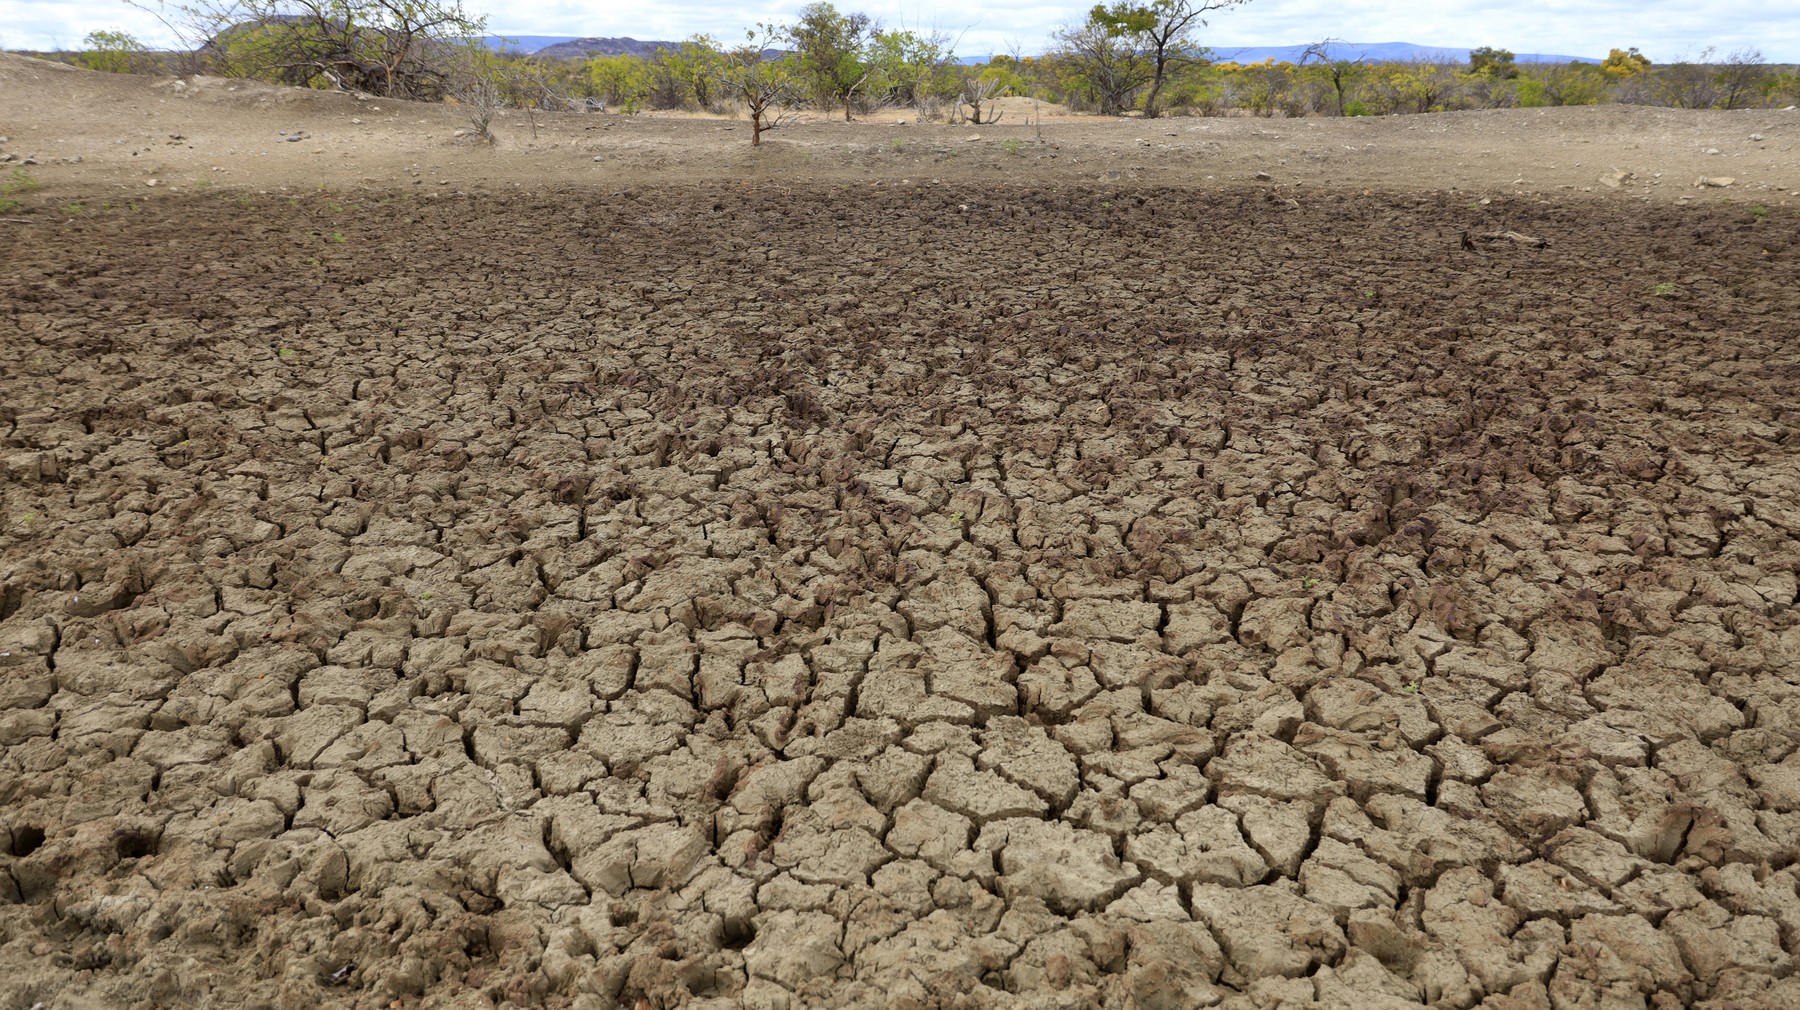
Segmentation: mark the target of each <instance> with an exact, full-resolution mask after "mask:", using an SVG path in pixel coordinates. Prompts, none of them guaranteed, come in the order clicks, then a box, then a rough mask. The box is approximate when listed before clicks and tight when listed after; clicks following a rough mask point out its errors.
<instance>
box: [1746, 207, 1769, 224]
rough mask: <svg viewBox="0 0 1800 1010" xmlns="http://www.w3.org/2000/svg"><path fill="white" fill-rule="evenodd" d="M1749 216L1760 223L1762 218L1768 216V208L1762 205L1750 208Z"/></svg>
mask: <svg viewBox="0 0 1800 1010" xmlns="http://www.w3.org/2000/svg"><path fill="white" fill-rule="evenodd" d="M1750 216H1751V217H1753V218H1755V219H1757V220H1758V221H1761V220H1762V219H1763V218H1765V217H1768V216H1769V208H1767V207H1764V206H1763V205H1762V204H1757V205H1756V206H1754V207H1752V208H1750Z"/></svg>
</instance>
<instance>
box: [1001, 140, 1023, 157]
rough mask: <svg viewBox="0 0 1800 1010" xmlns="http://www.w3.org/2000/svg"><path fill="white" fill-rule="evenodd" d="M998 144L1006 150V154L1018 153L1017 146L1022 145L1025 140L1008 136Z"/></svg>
mask: <svg viewBox="0 0 1800 1010" xmlns="http://www.w3.org/2000/svg"><path fill="white" fill-rule="evenodd" d="M1000 146H1001V147H1002V148H1004V149H1005V150H1006V153H1007V154H1018V153H1019V148H1021V147H1024V146H1025V142H1024V141H1022V140H1020V139H1019V138H1017V137H1008V138H1006V139H1005V140H1003V141H1001V142H1000Z"/></svg>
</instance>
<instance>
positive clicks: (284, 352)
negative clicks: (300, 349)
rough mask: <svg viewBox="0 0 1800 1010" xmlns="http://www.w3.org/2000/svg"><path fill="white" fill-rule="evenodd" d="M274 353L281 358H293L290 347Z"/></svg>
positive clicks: (292, 350)
mask: <svg viewBox="0 0 1800 1010" xmlns="http://www.w3.org/2000/svg"><path fill="white" fill-rule="evenodd" d="M275 353H276V354H278V355H280V356H281V357H283V358H291V357H293V356H294V349H293V348H292V347H283V348H282V349H281V350H279V351H276V352H275Z"/></svg>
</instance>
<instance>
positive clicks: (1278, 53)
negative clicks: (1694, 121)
mask: <svg viewBox="0 0 1800 1010" xmlns="http://www.w3.org/2000/svg"><path fill="white" fill-rule="evenodd" d="M1307 48H1308V47H1307V46H1250V47H1247V48H1237V47H1234V46H1214V47H1213V59H1214V60H1216V61H1218V62H1220V63H1223V62H1225V61H1226V60H1230V61H1232V62H1233V63H1261V62H1262V61H1263V60H1267V59H1273V60H1274V61H1275V62H1277V63H1281V62H1283V61H1286V62H1288V63H1299V62H1300V60H1301V58H1302V57H1304V56H1305V55H1306V50H1307ZM1474 48H1476V47H1475V46H1469V47H1467V48H1465V49H1451V48H1447V47H1445V46H1421V45H1415V44H1413V43H1411V42H1333V43H1331V44H1330V45H1328V46H1327V47H1326V53H1327V54H1328V55H1329V56H1330V58H1331V59H1334V60H1367V61H1369V62H1370V63H1467V62H1469V50H1470V49H1474ZM1513 61H1514V62H1516V63H1569V62H1575V63H1599V62H1600V61H1599V60H1597V59H1594V58H1593V57H1589V56H1558V55H1555V54H1552V53H1518V54H1516V55H1515V56H1514V57H1513Z"/></svg>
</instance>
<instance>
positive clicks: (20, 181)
mask: <svg viewBox="0 0 1800 1010" xmlns="http://www.w3.org/2000/svg"><path fill="white" fill-rule="evenodd" d="M42 188H44V184H43V183H41V182H39V181H38V179H37V176H35V175H32V174H31V173H30V172H27V171H25V170H24V169H23V168H15V169H13V170H12V171H11V172H10V173H8V174H7V176H6V179H5V181H3V182H0V211H10V210H18V209H19V208H20V207H22V206H24V205H23V204H21V203H20V202H19V201H17V200H15V199H13V197H15V196H19V195H20V194H23V193H34V192H36V191H38V190H40V189H42Z"/></svg>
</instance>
